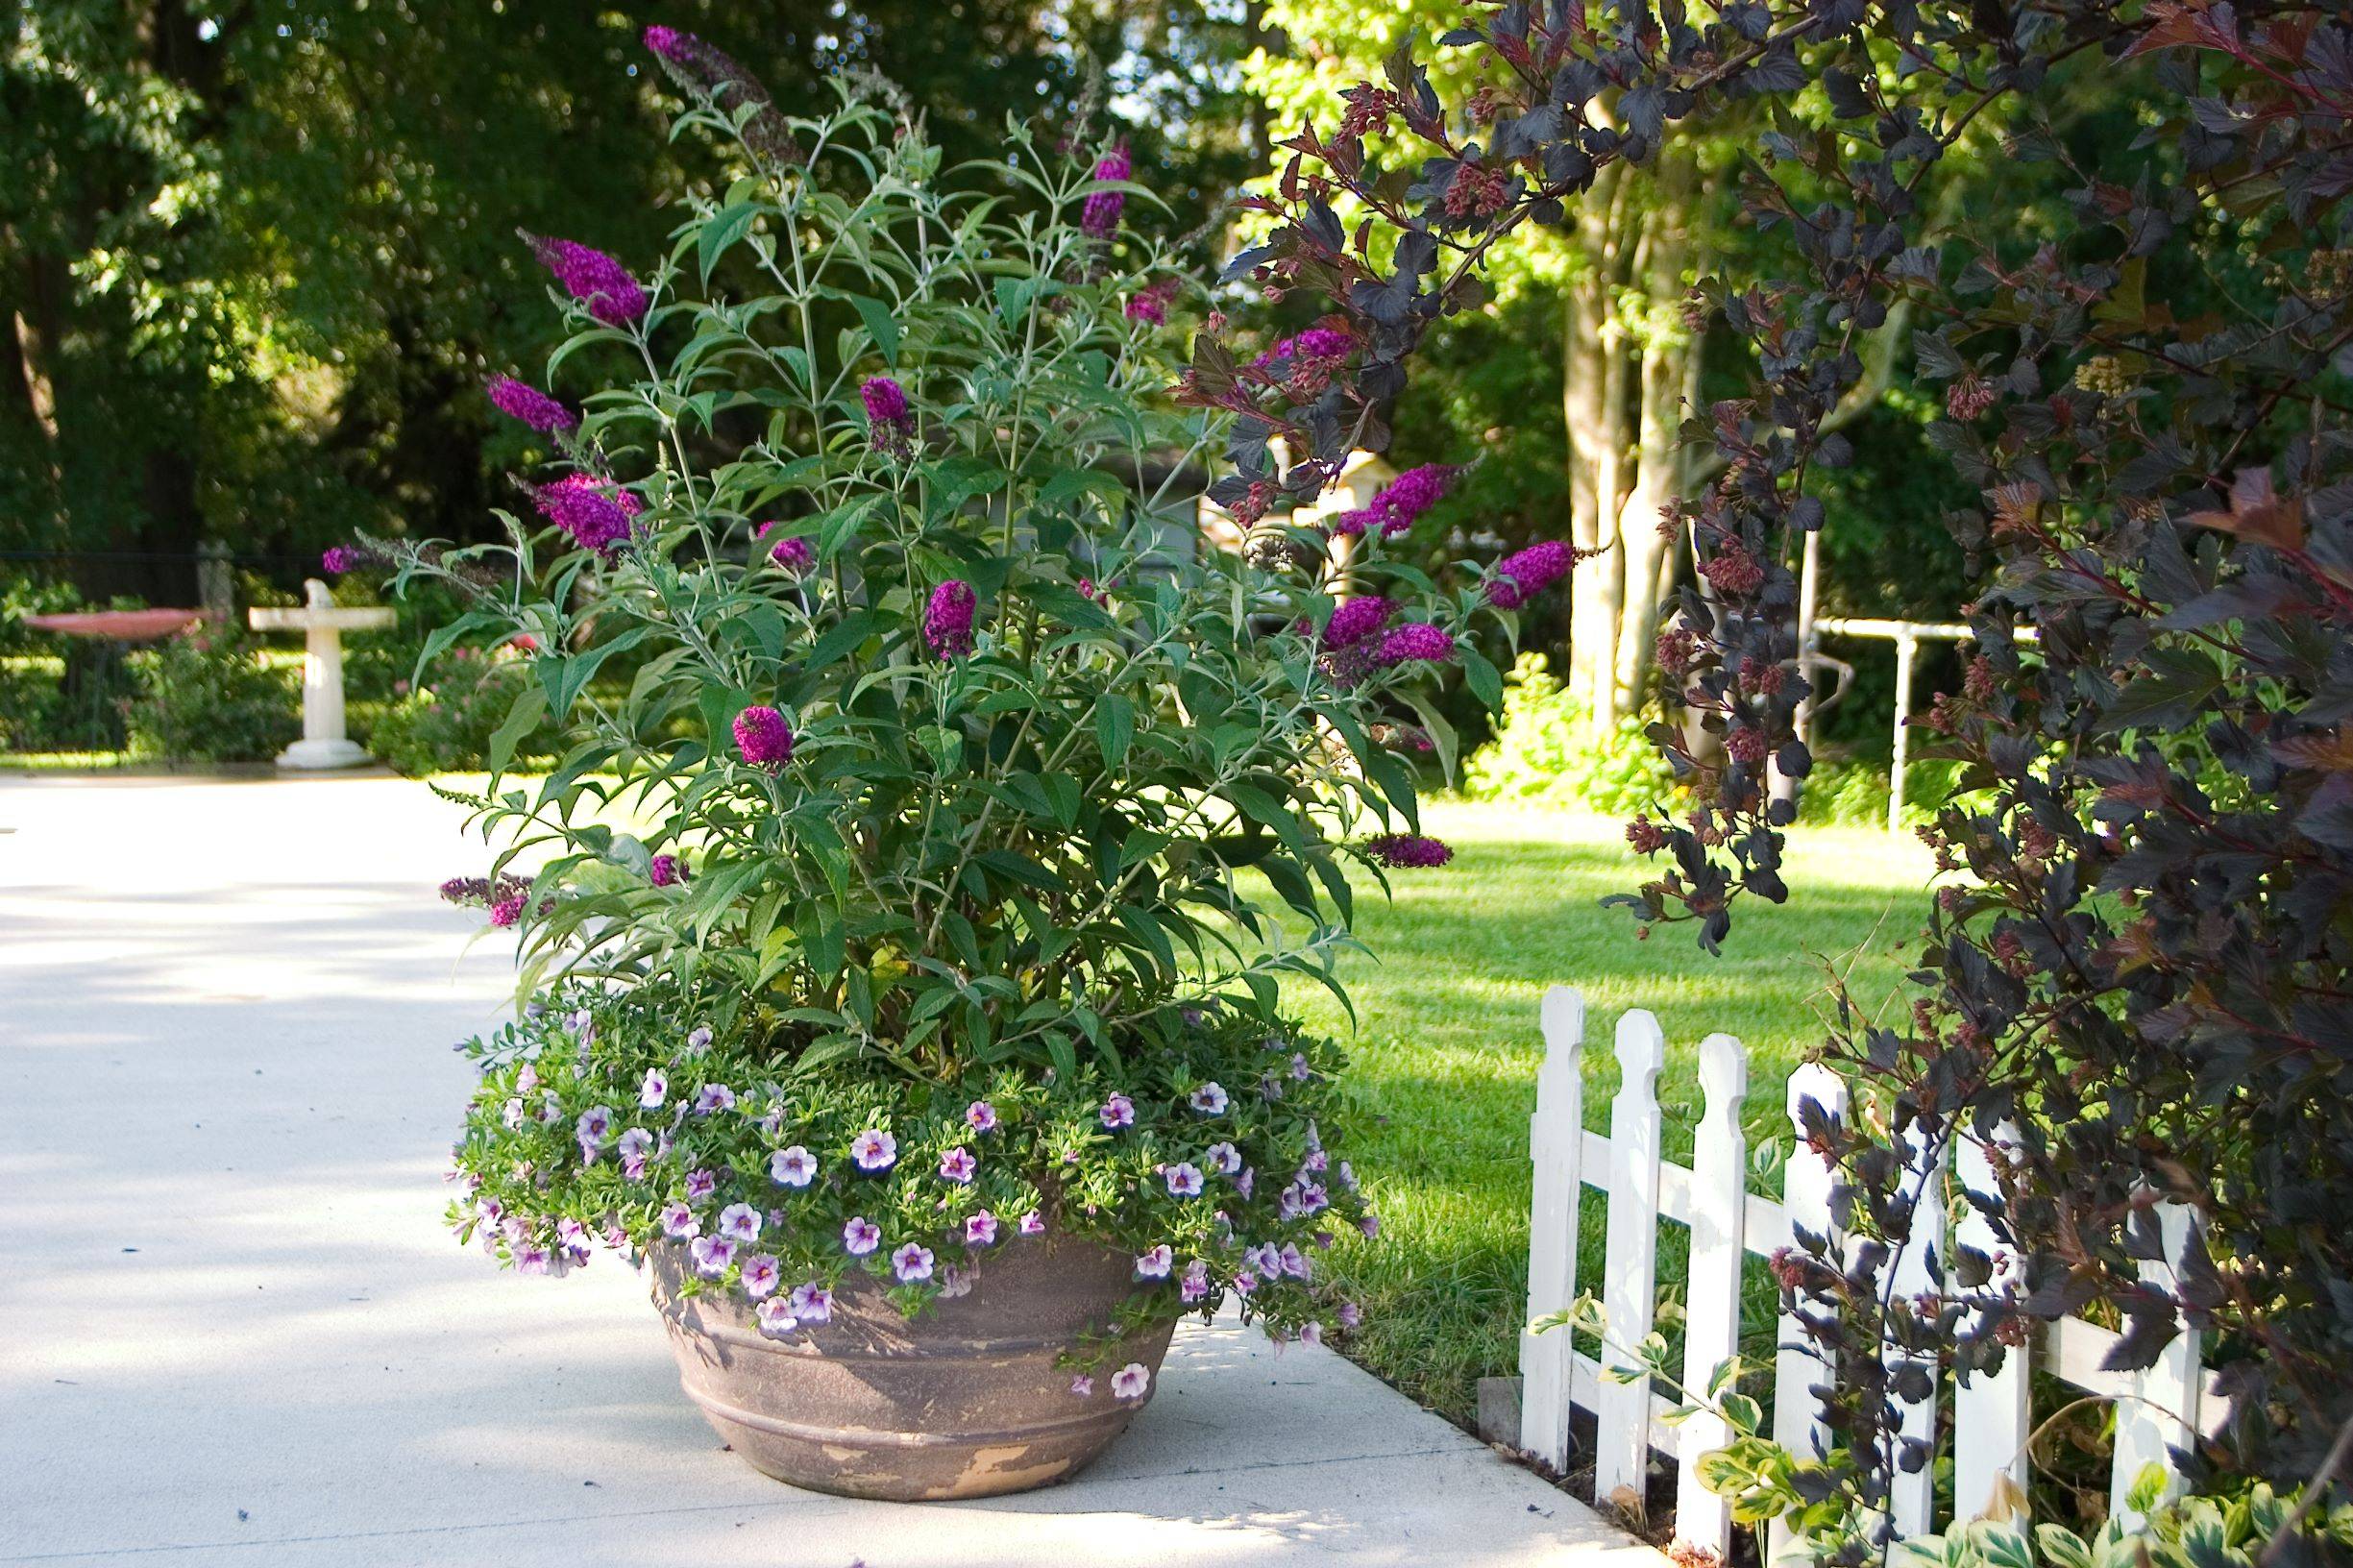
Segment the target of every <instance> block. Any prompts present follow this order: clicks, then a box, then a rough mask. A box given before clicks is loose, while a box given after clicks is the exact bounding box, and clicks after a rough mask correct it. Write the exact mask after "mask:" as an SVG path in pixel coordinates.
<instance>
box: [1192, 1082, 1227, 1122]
mask: <svg viewBox="0 0 2353 1568" xmlns="http://www.w3.org/2000/svg"><path fill="white" fill-rule="evenodd" d="M1187 1103H1189V1105H1191V1107H1192V1108H1193V1109H1194V1110H1195V1111H1198V1112H1200V1113H1201V1114H1202V1115H1205V1116H1213V1115H1217V1114H1218V1113H1219V1112H1221V1111H1223V1110H1224V1109H1225V1108H1226V1091H1225V1088H1224V1086H1223V1085H1220V1084H1203V1085H1202V1086H1201V1087H1200V1088H1199V1089H1196V1090H1193V1091H1192V1094H1191V1095H1190V1096H1189V1099H1188V1102H1187Z"/></svg>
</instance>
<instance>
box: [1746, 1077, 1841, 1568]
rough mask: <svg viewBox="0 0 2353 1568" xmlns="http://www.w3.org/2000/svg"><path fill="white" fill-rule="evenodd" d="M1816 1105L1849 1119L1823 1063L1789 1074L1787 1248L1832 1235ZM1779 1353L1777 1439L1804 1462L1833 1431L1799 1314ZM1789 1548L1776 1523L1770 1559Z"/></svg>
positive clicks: (1784, 1179)
mask: <svg viewBox="0 0 2353 1568" xmlns="http://www.w3.org/2000/svg"><path fill="white" fill-rule="evenodd" d="M1808 1100H1812V1101H1813V1102H1814V1103H1815V1104H1817V1105H1819V1106H1821V1107H1822V1109H1823V1111H1824V1112H1825V1113H1826V1114H1827V1115H1831V1116H1833V1117H1838V1116H1844V1115H1846V1114H1847V1086H1846V1083H1845V1082H1844V1081H1843V1080H1842V1079H1840V1077H1839V1076H1838V1074H1836V1073H1834V1072H1832V1071H1831V1070H1830V1069H1829V1068H1828V1067H1826V1066H1824V1065H1823V1064H1821V1063H1819V1062H1808V1063H1806V1064H1805V1065H1804V1066H1801V1067H1800V1068H1798V1070H1797V1071H1795V1072H1793V1073H1791V1074H1790V1075H1789V1098H1788V1105H1789V1130H1790V1139H1791V1142H1790V1149H1789V1161H1788V1163H1787V1164H1784V1165H1783V1166H1782V1167H1781V1209H1782V1211H1783V1212H1784V1213H1787V1214H1788V1216H1789V1237H1788V1240H1787V1243H1786V1244H1787V1245H1789V1246H1793V1247H1794V1246H1796V1245H1797V1244H1798V1231H1799V1230H1800V1228H1801V1227H1802V1228H1803V1229H1805V1230H1807V1231H1811V1232H1813V1233H1814V1234H1815V1235H1817V1236H1828V1235H1829V1234H1830V1180H1831V1172H1830V1165H1829V1162H1827V1161H1826V1160H1824V1159H1823V1158H1822V1157H1821V1156H1820V1155H1817V1154H1816V1153H1814V1151H1813V1150H1811V1149H1809V1148H1807V1147H1806V1145H1805V1121H1804V1118H1803V1116H1802V1115H1801V1112H1802V1108H1803V1106H1804V1104H1805V1102H1806V1101H1808ZM1777 1344H1778V1346H1779V1348H1778V1349H1777V1350H1776V1351H1775V1352H1774V1358H1773V1437H1774V1440H1775V1441H1776V1442H1777V1443H1779V1444H1781V1446H1783V1447H1784V1448H1787V1449H1788V1450H1789V1451H1790V1452H1791V1453H1793V1454H1796V1455H1799V1456H1800V1457H1802V1458H1810V1457H1812V1456H1815V1455H1819V1454H1820V1453H1821V1452H1822V1451H1823V1449H1824V1447H1825V1446H1826V1444H1827V1443H1828V1442H1829V1429H1828V1428H1826V1427H1825V1426H1824V1425H1823V1424H1822V1422H1821V1420H1820V1419H1819V1418H1818V1416H1817V1413H1816V1409H1815V1404H1814V1395H1813V1392H1812V1389H1813V1385H1814V1380H1815V1378H1816V1377H1817V1375H1818V1374H1819V1373H1820V1371H1821V1363H1820V1362H1819V1361H1817V1360H1814V1358H1813V1357H1812V1356H1811V1355H1810V1354H1808V1353H1807V1351H1806V1349H1805V1344H1806V1338H1805V1330H1804V1328H1803V1327H1802V1326H1801V1325H1800V1324H1799V1322H1798V1318H1797V1314H1796V1313H1794V1312H1786V1311H1785V1312H1783V1313H1782V1314H1781V1321H1780V1332H1779V1338H1778V1340H1777ZM1788 1545H1789V1529H1788V1527H1787V1526H1786V1525H1784V1524H1782V1523H1781V1522H1780V1521H1779V1520H1775V1521H1774V1523H1773V1529H1772V1531H1771V1539H1770V1542H1769V1545H1768V1549H1767V1552H1766V1557H1765V1560H1766V1561H1768V1562H1774V1561H1777V1560H1778V1559H1779V1558H1780V1556H1781V1555H1782V1553H1783V1552H1784V1551H1785V1550H1786V1549H1787V1548H1788Z"/></svg>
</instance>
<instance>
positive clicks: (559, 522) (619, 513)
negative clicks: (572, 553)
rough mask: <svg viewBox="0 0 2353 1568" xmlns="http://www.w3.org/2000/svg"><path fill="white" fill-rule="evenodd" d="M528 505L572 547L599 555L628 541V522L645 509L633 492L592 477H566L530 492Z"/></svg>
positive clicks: (611, 482) (597, 477)
mask: <svg viewBox="0 0 2353 1568" xmlns="http://www.w3.org/2000/svg"><path fill="white" fill-rule="evenodd" d="M531 502H532V504H534V505H536V506H537V507H538V508H539V511H540V515H541V516H543V517H545V518H546V519H547V520H548V521H549V522H551V523H552V524H554V525H555V526H556V527H559V528H561V529H563V530H564V532H565V533H567V534H569V535H570V536H571V537H572V542H573V543H574V544H576V545H577V546H579V547H580V548H581V549H582V550H593V551H597V552H598V553H599V554H601V555H610V554H612V553H613V551H617V550H619V549H620V548H621V547H622V546H623V545H625V544H627V543H628V542H629V526H630V525H629V520H630V519H631V518H634V517H636V516H637V515H638V514H639V513H640V512H642V511H644V510H645V509H646V507H645V502H641V501H639V500H638V499H637V497H636V496H635V495H634V494H633V493H631V492H630V491H627V490H624V489H622V488H621V487H620V486H619V485H617V484H615V483H614V482H613V481H612V480H611V479H608V478H603V477H602V476H601V475H596V474H567V475H565V476H564V477H563V478H560V479H557V480H555V481H554V482H552V483H551V484H543V485H541V486H539V488H537V489H536V490H534V491H532V492H531Z"/></svg>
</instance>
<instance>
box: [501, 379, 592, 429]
mask: <svg viewBox="0 0 2353 1568" xmlns="http://www.w3.org/2000/svg"><path fill="white" fill-rule="evenodd" d="M487 390H488V391H489V393H490V402H491V405H492V406H493V407H495V408H497V409H498V410H499V412H500V413H502V414H504V415H505V416H506V417H507V418H509V419H519V420H521V421H522V422H523V423H524V424H526V425H528V426H529V427H530V428H531V429H535V430H538V431H541V432H542V433H544V434H550V435H552V434H553V433H554V432H555V431H557V430H568V429H572V428H573V427H574V426H576V425H577V424H579V422H580V416H579V415H577V414H576V413H574V412H573V411H572V410H571V409H569V408H567V407H565V406H564V405H563V404H560V403H558V402H556V400H555V399H553V398H551V397H550V396H548V394H546V393H545V392H542V391H541V390H539V388H537V387H535V386H533V385H531V384H530V383H529V382H527V381H518V380H515V379H514V378H513V377H512V376H493V377H492V378H491V379H490V382H489V386H488V388H487Z"/></svg>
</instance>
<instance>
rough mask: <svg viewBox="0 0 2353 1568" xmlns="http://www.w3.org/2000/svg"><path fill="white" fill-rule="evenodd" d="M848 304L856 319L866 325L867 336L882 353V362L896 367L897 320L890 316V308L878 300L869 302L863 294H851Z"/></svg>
mask: <svg viewBox="0 0 2353 1568" xmlns="http://www.w3.org/2000/svg"><path fill="white" fill-rule="evenodd" d="M849 303H850V305H851V306H853V307H854V308H855V309H856V310H857V312H858V319H859V320H860V321H862V322H864V323H866V331H867V335H868V336H869V337H871V338H872V339H873V340H874V347H876V348H877V349H880V350H881V351H882V357H883V361H884V362H885V363H886V364H889V365H893V366H896V365H897V363H898V318H897V317H896V316H894V315H892V314H891V307H890V306H887V305H885V304H883V303H882V302H881V301H880V300H870V299H868V298H867V297H866V296H865V295H863V294H852V295H851V296H850V297H849Z"/></svg>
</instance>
